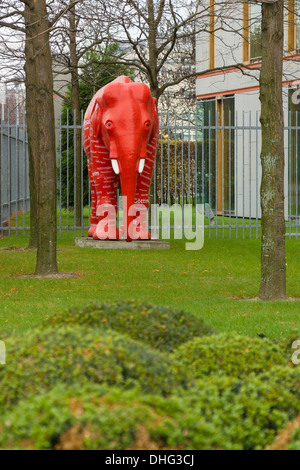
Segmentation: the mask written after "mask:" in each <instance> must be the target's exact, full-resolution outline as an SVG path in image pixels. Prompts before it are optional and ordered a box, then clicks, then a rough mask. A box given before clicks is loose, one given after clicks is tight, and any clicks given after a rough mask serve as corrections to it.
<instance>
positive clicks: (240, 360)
mask: <svg viewBox="0 0 300 470" xmlns="http://www.w3.org/2000/svg"><path fill="white" fill-rule="evenodd" d="M175 358H176V359H177V361H178V362H180V363H181V364H182V365H183V366H184V367H185V368H189V371H190V374H191V375H192V376H194V377H203V376H205V375H210V374H215V373H218V372H223V373H224V374H226V375H229V376H233V377H240V376H244V375H247V374H249V373H250V372H256V373H258V372H263V371H267V370H269V369H270V368H271V367H273V366H275V365H283V364H285V363H286V362H287V361H286V359H285V357H284V353H283V351H282V349H281V348H280V346H278V345H277V344H274V343H273V342H271V341H270V340H268V339H260V338H257V339H256V338H255V339H253V338H250V337H248V336H241V335H237V334H227V333H226V334H220V335H212V336H207V337H203V338H194V339H193V340H191V341H190V342H188V343H186V344H184V345H182V346H180V347H179V348H178V349H177V351H176V352H175Z"/></svg>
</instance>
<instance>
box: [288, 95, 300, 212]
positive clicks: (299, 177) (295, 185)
mask: <svg viewBox="0 0 300 470" xmlns="http://www.w3.org/2000/svg"><path fill="white" fill-rule="evenodd" d="M293 92H294V90H289V126H291V128H290V131H289V212H290V215H291V216H292V217H297V216H299V213H300V105H299V104H293V102H292V94H293Z"/></svg>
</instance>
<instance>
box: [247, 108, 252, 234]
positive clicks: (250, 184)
mask: <svg viewBox="0 0 300 470" xmlns="http://www.w3.org/2000/svg"><path fill="white" fill-rule="evenodd" d="M251 128H252V120H251V111H249V219H248V220H249V238H251V215H252V214H251V209H252V207H251V197H252V194H251V186H252V175H251V172H252V164H251V163H252V142H251Z"/></svg>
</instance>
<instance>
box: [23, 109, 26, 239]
mask: <svg viewBox="0 0 300 470" xmlns="http://www.w3.org/2000/svg"><path fill="white" fill-rule="evenodd" d="M24 116H25V113H24V112H23V155H24V193H23V237H25V234H26V219H25V212H26V208H27V207H26V201H27V145H26V127H25V123H24Z"/></svg>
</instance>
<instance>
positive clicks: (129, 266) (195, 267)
mask: <svg viewBox="0 0 300 470" xmlns="http://www.w3.org/2000/svg"><path fill="white" fill-rule="evenodd" d="M234 236H235V233H234V234H233V233H232V238H231V239H229V237H228V233H227V231H225V237H224V239H223V238H222V231H220V236H218V238H217V239H216V238H215V235H214V236H212V238H208V236H207V237H206V238H205V243H204V248H203V249H202V250H200V251H186V250H185V242H184V241H182V240H173V241H171V250H170V251H138V252H132V251H126V250H122V251H120V250H116V251H110V250H107V251H102V250H93V249H81V248H76V247H75V246H74V239H73V238H72V237H70V238H67V237H66V233H63V234H62V238H58V248H59V252H58V263H59V269H60V271H72V272H74V271H75V272H77V273H80V277H77V278H72V279H60V280H39V279H34V278H18V277H15V276H16V275H18V274H25V273H32V272H33V271H34V268H35V258H36V253H35V252H29V251H13V250H11V251H7V250H1V251H0V260H1V261H0V298H1V303H0V339H4V338H5V336H6V335H11V334H16V333H17V332H23V331H25V330H28V329H30V328H32V327H33V326H35V325H37V324H38V323H39V322H41V321H42V320H44V319H45V318H46V317H47V316H49V315H51V314H53V313H57V312H60V311H63V310H66V309H68V308H70V307H73V306H84V305H87V304H92V303H101V302H107V301H112V300H121V299H124V300H127V299H136V300H142V301H146V302H150V303H153V304H160V305H167V306H173V307H176V308H180V309H184V310H186V311H190V312H193V313H194V314H196V315H197V316H199V317H201V318H203V319H204V320H205V322H206V323H208V324H210V325H212V326H213V328H214V329H215V330H217V331H218V332H229V331H230V332H232V331H236V332H238V333H242V334H246V335H251V336H256V335H257V334H261V333H263V334H264V335H266V336H267V337H269V338H271V339H274V338H276V339H278V340H280V339H282V338H284V337H287V336H288V335H289V334H290V333H291V332H292V331H295V330H297V331H298V332H299V335H300V301H288V302H268V303H263V302H260V301H254V300H240V299H243V298H253V297H256V296H257V295H258V290H259V282H260V241H259V240H257V239H255V235H254V232H253V238H252V239H251V240H249V239H242V238H240V239H235V238H234ZM27 244H28V234H27V235H26V237H25V238H23V237H22V234H19V235H18V237H16V236H15V235H11V236H10V237H4V238H3V239H1V240H0V248H1V247H9V246H20V247H26V246H27ZM286 255H287V293H288V296H293V297H300V283H299V278H300V242H299V240H295V239H291V240H289V239H287V244H286Z"/></svg>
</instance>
